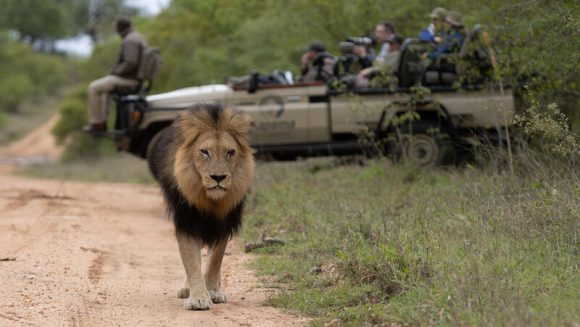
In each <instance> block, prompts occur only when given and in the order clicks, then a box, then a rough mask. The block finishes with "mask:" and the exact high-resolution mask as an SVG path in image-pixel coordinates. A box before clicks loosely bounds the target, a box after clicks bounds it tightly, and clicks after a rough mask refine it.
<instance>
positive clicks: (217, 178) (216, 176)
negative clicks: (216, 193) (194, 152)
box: [209, 175, 228, 183]
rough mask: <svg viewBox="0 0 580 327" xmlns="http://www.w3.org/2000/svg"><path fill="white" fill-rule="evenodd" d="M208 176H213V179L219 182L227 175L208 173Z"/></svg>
mask: <svg viewBox="0 0 580 327" xmlns="http://www.w3.org/2000/svg"><path fill="white" fill-rule="evenodd" d="M209 176H210V177H211V178H213V179H214V180H215V181H216V182H218V183H219V182H221V181H223V180H224V179H226V177H227V176H228V175H209Z"/></svg>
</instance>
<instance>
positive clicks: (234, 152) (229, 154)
mask: <svg viewBox="0 0 580 327" xmlns="http://www.w3.org/2000/svg"><path fill="white" fill-rule="evenodd" d="M234 154H236V150H229V151H228V152H227V153H226V155H227V156H228V158H231V157H233V155H234Z"/></svg>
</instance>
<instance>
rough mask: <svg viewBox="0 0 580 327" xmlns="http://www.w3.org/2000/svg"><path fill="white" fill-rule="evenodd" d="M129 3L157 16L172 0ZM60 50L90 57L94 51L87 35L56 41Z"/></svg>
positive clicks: (147, 0)
mask: <svg viewBox="0 0 580 327" xmlns="http://www.w3.org/2000/svg"><path fill="white" fill-rule="evenodd" d="M125 1H126V3H127V5H129V6H131V7H136V8H139V9H141V10H142V11H143V13H144V14H146V15H151V16H155V15H157V14H158V13H159V12H160V11H161V10H162V9H163V8H165V7H167V5H168V4H169V1H170V0H125ZM56 48H57V49H58V50H62V51H65V52H67V53H70V54H72V55H75V56H79V57H89V56H90V55H91V53H92V52H93V45H92V43H91V39H90V38H89V37H88V36H87V35H81V36H77V37H74V38H69V39H64V40H59V41H57V42H56Z"/></svg>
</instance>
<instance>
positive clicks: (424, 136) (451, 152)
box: [388, 121, 457, 167]
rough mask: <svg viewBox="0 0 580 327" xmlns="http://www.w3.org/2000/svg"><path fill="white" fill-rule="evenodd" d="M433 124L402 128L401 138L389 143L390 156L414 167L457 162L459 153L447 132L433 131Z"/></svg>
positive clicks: (425, 123) (423, 123) (419, 123)
mask: <svg viewBox="0 0 580 327" xmlns="http://www.w3.org/2000/svg"><path fill="white" fill-rule="evenodd" d="M434 127H435V126H434V123H432V122H421V121H420V122H415V123H414V124H412V125H407V126H401V127H400V128H399V137H395V141H391V142H390V143H389V149H388V151H389V154H390V155H391V157H393V158H394V159H395V160H397V161H401V160H405V162H407V163H410V164H411V165H413V166H418V167H434V166H443V165H449V164H452V163H454V162H455V160H456V158H457V151H456V149H455V146H454V145H453V143H452V142H451V140H450V139H449V135H448V134H447V133H445V131H443V132H440V131H433V130H434V129H435V128H434Z"/></svg>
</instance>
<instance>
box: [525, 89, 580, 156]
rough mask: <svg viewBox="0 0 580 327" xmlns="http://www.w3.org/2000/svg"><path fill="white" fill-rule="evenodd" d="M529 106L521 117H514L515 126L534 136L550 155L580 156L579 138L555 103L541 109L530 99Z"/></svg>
mask: <svg viewBox="0 0 580 327" xmlns="http://www.w3.org/2000/svg"><path fill="white" fill-rule="evenodd" d="M531 99H532V100H531V106H530V107H529V108H528V109H527V110H526V111H525V112H524V114H523V115H517V116H516V124H517V125H519V126H520V127H522V128H523V130H524V132H526V134H528V135H531V136H536V139H537V140H539V141H541V143H542V145H543V146H545V147H547V148H548V150H549V151H550V152H552V153H556V154H559V155H561V156H576V157H578V156H579V155H580V144H578V142H579V138H578V136H577V135H576V134H574V133H573V132H572V131H571V130H570V125H569V122H568V118H567V117H566V116H565V115H564V114H563V113H562V112H561V111H560V109H559V108H558V105H557V104H555V103H552V104H549V105H548V106H547V108H546V109H542V108H541V107H540V104H539V103H538V101H537V100H535V99H534V98H533V97H532V98H531Z"/></svg>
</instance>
